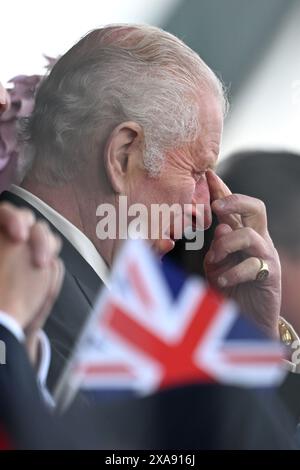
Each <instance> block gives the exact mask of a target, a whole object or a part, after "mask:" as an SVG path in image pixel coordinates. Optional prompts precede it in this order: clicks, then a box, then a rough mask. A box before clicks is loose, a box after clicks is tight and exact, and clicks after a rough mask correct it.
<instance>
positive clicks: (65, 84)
mask: <svg viewBox="0 0 300 470" xmlns="http://www.w3.org/2000/svg"><path fill="white" fill-rule="evenodd" d="M225 109H226V100H225V98H224V94H223V89H222V85H221V83H220V82H219V80H218V79H217V77H216V76H215V75H214V73H213V72H212V71H211V70H210V68H209V67H208V66H207V65H206V64H205V63H204V62H203V61H202V60H201V59H200V57H199V56H198V55H197V54H196V53H195V52H193V51H192V50H191V49H190V48H189V47H187V46H186V45H185V44H184V43H183V42H181V41H180V40H179V39H177V38H176V37H174V36H172V35H171V34H168V33H166V32H164V31H162V30H160V29H158V28H154V27H150V26H145V25H143V26H136V25H133V26H128V25H119V26H109V27H104V28H101V29H97V30H95V31H92V32H90V33H89V34H87V35H86V36H85V37H84V38H83V39H81V40H80V41H79V42H78V43H77V44H76V45H75V46H74V47H73V48H71V49H70V50H69V51H68V52H67V53H66V54H65V55H64V56H62V57H61V59H60V60H59V61H58V62H57V63H56V65H55V66H54V68H53V69H52V71H51V73H50V74H49V76H48V77H47V78H46V79H45V80H44V81H43V83H42V85H41V87H40V89H39V91H38V94H37V97H36V105H35V109H34V112H33V114H32V117H31V119H30V120H29V122H28V124H27V135H26V148H25V153H24V155H25V160H26V161H25V160H24V164H25V166H26V167H27V169H26V176H25V179H24V180H23V183H22V186H21V187H16V186H13V187H12V188H11V190H10V192H6V193H5V194H4V196H3V199H6V200H10V201H11V202H12V203H14V204H16V205H19V206H27V207H28V206H29V207H30V208H33V209H34V211H35V213H36V215H37V217H42V218H46V219H47V220H48V221H49V222H50V223H51V224H52V226H53V228H54V229H56V230H57V231H58V232H59V233H60V234H61V235H62V237H63V249H62V255H61V256H62V259H63V260H64V263H65V267H66V277H65V282H64V285H63V288H62V292H61V294H60V296H59V298H58V301H57V302H56V305H55V307H54V309H53V312H52V315H51V316H50V318H49V320H48V323H47V325H46V332H47V334H48V336H49V337H50V341H51V345H52V363H51V369H50V376H49V384H50V387H51V389H52V390H53V389H54V388H55V386H56V385H57V383H58V380H59V378H60V376H61V373H62V370H63V367H64V365H65V362H66V360H67V359H68V357H69V355H70V353H71V352H72V350H73V347H74V343H75V341H76V339H77V338H78V335H79V332H80V330H81V328H82V325H83V323H84V320H85V319H86V316H87V314H88V311H89V310H90V307H91V305H92V302H93V300H94V299H95V295H96V294H97V291H98V289H99V288H100V286H101V284H102V283H106V282H107V279H108V272H109V268H110V266H111V265H112V263H113V260H114V257H115V254H116V252H117V251H118V249H119V246H120V244H121V243H122V240H121V239H118V238H116V239H115V238H113V239H112V238H107V239H99V238H98V237H97V233H96V225H97V221H98V219H97V215H96V214H97V212H96V211H97V207H98V206H99V205H100V204H110V205H113V207H115V208H116V210H117V211H118V210H119V204H118V202H119V199H120V197H121V196H126V197H127V201H128V205H132V204H134V203H142V204H144V205H145V206H146V207H147V208H150V207H151V205H152V204H162V203H165V204H167V205H169V206H171V205H172V204H173V203H177V204H179V205H180V206H181V207H183V205H184V204H186V203H193V204H203V205H204V225H205V228H207V227H209V225H210V223H211V207H212V209H213V211H215V213H216V214H217V216H218V219H219V222H220V224H219V226H218V228H217V230H216V233H215V238H214V241H213V244H212V246H211V249H210V251H209V253H208V254H207V257H206V263H205V264H206V270H207V275H208V279H209V281H210V282H211V283H212V284H213V285H214V286H216V287H218V288H219V289H221V290H222V291H224V292H225V293H226V294H228V295H232V296H233V297H235V298H236V299H237V301H238V302H239V303H240V305H241V307H242V308H243V309H244V310H245V311H246V312H248V314H249V315H251V317H252V318H253V320H254V321H255V322H256V323H257V324H258V325H259V326H260V327H261V328H262V329H263V330H264V331H265V332H266V333H267V334H270V335H272V336H274V337H276V336H277V334H278V325H277V323H278V316H279V311H280V265H279V262H278V255H277V252H276V250H275V249H274V246H273V244H272V241H271V239H270V237H269V234H268V229H267V220H266V212H265V208H264V205H263V203H261V202H260V201H259V200H256V199H253V198H250V197H247V196H242V195H231V193H230V191H229V190H228V188H227V187H226V186H225V185H224V184H223V183H222V181H221V180H219V179H218V178H217V177H216V175H215V174H214V172H213V171H212V170H213V168H214V167H215V165H216V163H217V159H218V154H219V146H220V141H221V134H222V126H223V116H224V112H225ZM121 215H122V214H121ZM169 233H170V237H169V238H166V237H164V238H163V237H160V238H158V239H155V240H151V244H152V246H153V248H154V249H155V250H156V251H157V253H159V255H160V256H163V255H164V254H165V253H167V252H168V251H170V250H171V249H172V248H173V246H174V240H173V239H172V237H171V230H169Z"/></svg>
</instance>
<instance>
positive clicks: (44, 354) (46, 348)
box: [37, 330, 55, 408]
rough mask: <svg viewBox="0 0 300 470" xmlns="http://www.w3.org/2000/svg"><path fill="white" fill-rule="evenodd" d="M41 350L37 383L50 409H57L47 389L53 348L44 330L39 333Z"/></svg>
mask: <svg viewBox="0 0 300 470" xmlns="http://www.w3.org/2000/svg"><path fill="white" fill-rule="evenodd" d="M38 338H39V348H40V361H39V365H38V368H37V381H38V385H39V389H40V392H41V394H42V396H43V398H44V401H45V402H46V403H47V405H48V406H49V407H50V408H54V407H55V402H54V400H53V398H52V396H51V394H50V392H49V390H48V389H47V376H48V372H49V367H50V361H51V348H50V342H49V339H48V337H47V335H46V334H45V332H44V331H43V330H39V331H38Z"/></svg>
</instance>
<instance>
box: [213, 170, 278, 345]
mask: <svg viewBox="0 0 300 470" xmlns="http://www.w3.org/2000/svg"><path fill="white" fill-rule="evenodd" d="M207 181H208V184H209V189H210V195H211V201H212V210H213V212H214V213H215V214H216V215H217V217H218V221H219V225H218V226H217V227H216V230H215V234H214V239H213V242H212V245H211V247H210V249H209V251H208V253H207V254H206V257H205V262H204V264H205V271H206V275H207V279H208V281H209V282H210V283H211V284H212V285H213V286H214V287H216V288H218V289H219V290H221V291H223V293H225V295H228V296H230V297H232V298H234V299H235V300H236V301H237V302H238V304H239V305H240V307H241V309H242V310H243V311H244V312H245V313H247V314H248V315H249V316H251V318H252V319H253V320H254V322H255V323H257V324H258V325H259V327H260V328H261V329H262V330H263V331H265V333H267V334H268V335H271V336H272V337H277V336H278V318H279V313H280V305H281V269H280V262H279V257H278V253H277V251H276V249H275V248H274V245H273V242H272V240H271V238H270V236H269V233H268V227H267V216H266V210H265V206H264V204H263V203H262V202H261V201H260V200H258V199H255V198H252V197H249V196H244V195H241V194H232V193H231V191H230V190H229V189H228V187H227V186H226V185H225V183H224V182H223V181H222V180H221V179H220V178H219V177H218V176H217V175H216V174H215V173H214V172H212V171H210V170H209V171H208V172H207ZM258 258H261V259H262V260H264V261H265V262H266V263H267V264H268V267H269V271H270V273H269V276H268V277H267V278H266V279H265V280H264V281H256V276H257V272H258V270H259V268H260V261H259V259H258Z"/></svg>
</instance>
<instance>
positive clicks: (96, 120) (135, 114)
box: [23, 25, 227, 183]
mask: <svg viewBox="0 0 300 470" xmlns="http://www.w3.org/2000/svg"><path fill="white" fill-rule="evenodd" d="M207 91H210V92H213V93H214V94H215V95H216V96H218V97H219V99H220V101H221V103H222V105H223V109H224V113H225V112H226V109H227V100H226V96H225V93H224V88H223V85H222V83H221V81H220V80H219V79H218V78H217V77H216V75H215V74H214V73H213V72H212V70H211V69H210V68H209V67H208V66H207V65H206V64H205V63H204V62H203V60H201V58H200V57H199V56H198V55H197V54H196V53H195V52H194V51H193V50H191V49H190V48H189V47H188V46H187V45H186V44H184V43H183V42H182V41H181V40H179V39H178V38H176V37H175V36H173V35H172V34H170V33H167V32H165V31H163V30H161V29H159V28H156V27H152V26H147V25H111V26H106V27H103V28H100V29H96V30H94V31H91V32H90V33H88V34H87V35H86V36H85V37H83V38H82V39H81V40H80V41H79V42H78V43H77V44H75V46H73V47H72V48H71V49H70V50H69V51H68V52H67V53H66V54H64V55H63V56H62V57H61V58H60V59H59V61H58V62H57V63H56V64H55V66H54V67H53V69H52V71H51V72H50V74H49V75H48V76H47V77H45V79H44V80H43V82H42V84H41V85H40V87H39V90H38V92H37V95H36V102H35V108H34V111H33V113H32V115H31V117H30V118H28V120H27V122H25V125H24V124H23V137H24V141H25V148H24V158H25V159H26V160H27V162H29V163H30V162H31V163H33V166H34V171H35V176H36V177H37V178H38V179H40V180H44V181H45V182H47V183H58V182H60V181H67V180H68V179H70V178H71V177H72V176H74V175H75V174H76V172H78V171H79V170H80V168H81V167H82V165H83V164H85V163H86V160H87V158H88V157H89V156H90V155H91V154H92V153H93V152H95V142H96V140H97V139H99V135H100V134H101V136H102V137H101V138H102V140H103V141H104V140H105V135H106V137H107V136H108V133H109V132H111V131H112V130H113V128H114V127H115V126H117V125H118V124H120V123H122V122H124V121H134V122H136V123H138V124H139V125H140V126H141V127H142V128H143V131H144V138H145V148H144V165H145V167H146V169H147V170H148V171H149V173H150V174H151V175H153V176H154V175H157V174H158V173H159V171H160V169H161V166H162V164H163V158H164V153H165V152H166V151H167V150H169V149H175V148H176V147H179V146H182V145H183V144H185V143H186V142H190V141H194V140H195V139H196V137H197V136H199V133H200V131H201V122H200V119H201V118H199V116H201V99H200V100H199V92H200V93H206V92H207ZM26 160H25V162H26ZM25 166H26V165H25ZM46 180H47V181H46Z"/></svg>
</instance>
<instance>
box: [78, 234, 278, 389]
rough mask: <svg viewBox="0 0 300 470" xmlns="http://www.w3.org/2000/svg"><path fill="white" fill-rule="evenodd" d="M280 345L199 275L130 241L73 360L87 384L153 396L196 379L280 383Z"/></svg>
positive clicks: (242, 383)
mask: <svg viewBox="0 0 300 470" xmlns="http://www.w3.org/2000/svg"><path fill="white" fill-rule="evenodd" d="M282 357H283V349H282V347H281V345H280V344H279V343H278V342H276V341H274V340H272V339H269V338H266V337H265V336H264V335H263V334H262V333H261V332H260V331H258V330H257V329H256V328H255V327H254V325H252V324H251V323H250V322H249V321H248V320H247V319H246V317H245V316H244V315H241V314H240V312H239V309H238V307H237V306H236V305H235V304H234V303H233V302H231V301H228V300H225V299H224V298H222V297H221V296H220V295H219V294H217V293H216V292H214V291H213V290H211V289H210V288H209V287H207V286H206V284H205V283H204V282H202V281H201V280H200V279H198V278H196V277H192V278H188V279H187V278H186V277H185V276H184V275H183V273H182V272H181V271H180V270H179V269H177V268H176V267H174V266H170V265H168V264H164V263H160V262H159V261H158V260H157V259H156V258H155V256H154V255H153V254H152V252H151V251H150V249H149V248H148V247H147V246H146V244H145V243H143V242H141V241H139V240H135V241H129V242H127V243H126V245H125V248H124V249H123V251H122V252H121V255H120V256H119V259H118V261H117V263H116V266H115V269H114V270H113V273H112V276H111V285H110V290H106V291H104V292H102V293H101V295H100V297H99V300H98V302H97V304H96V307H95V310H94V313H93V315H92V316H91V319H90V321H89V322H88V324H87V326H86V329H85V331H84V333H83V335H82V339H81V341H80V342H79V345H78V348H77V352H76V354H75V357H74V360H73V361H72V366H71V374H70V375H69V382H70V381H71V382H70V383H72V384H73V387H75V388H78V387H80V388H83V389H86V390H98V391H99V390H102V391H105V390H110V391H111V390H113V389H115V390H124V389H127V390H128V389H129V390H132V391H134V392H138V393H142V394H146V393H151V392H153V391H155V390H158V389H163V388H165V387H172V386H176V385H179V384H180V385H182V384H185V383H195V382H220V383H224V384H231V385H239V386H250V387H258V386H263V387H265V386H273V385H275V384H277V383H279V382H280V381H281V380H282V379H283V378H284V374H285V372H284V368H283V367H282V365H281V362H282V361H281V359H282Z"/></svg>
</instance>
